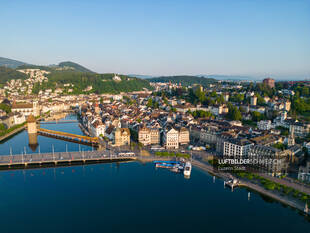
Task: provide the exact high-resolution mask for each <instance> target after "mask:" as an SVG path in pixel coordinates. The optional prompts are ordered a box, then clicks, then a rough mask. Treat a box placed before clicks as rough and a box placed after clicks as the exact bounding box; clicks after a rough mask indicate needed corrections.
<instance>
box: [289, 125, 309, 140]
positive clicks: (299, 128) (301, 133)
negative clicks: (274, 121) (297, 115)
mask: <svg viewBox="0 0 310 233" xmlns="http://www.w3.org/2000/svg"><path fill="white" fill-rule="evenodd" d="M291 131H294V135H295V136H297V137H306V136H307V135H308V134H309V133H310V123H302V122H298V121H297V122H294V123H293V124H290V132H291Z"/></svg>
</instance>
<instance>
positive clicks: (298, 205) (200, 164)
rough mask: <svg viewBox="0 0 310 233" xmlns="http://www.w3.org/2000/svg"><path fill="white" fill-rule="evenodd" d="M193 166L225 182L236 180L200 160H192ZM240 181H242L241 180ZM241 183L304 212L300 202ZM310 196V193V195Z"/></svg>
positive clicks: (242, 181) (243, 181)
mask: <svg viewBox="0 0 310 233" xmlns="http://www.w3.org/2000/svg"><path fill="white" fill-rule="evenodd" d="M192 164H193V165H194V166H196V167H198V168H200V169H201V170H203V171H206V172H208V173H210V174H212V175H215V176H217V177H220V178H222V179H223V182H224V181H225V180H228V179H231V178H234V177H233V176H232V175H231V174H229V173H223V172H215V170H214V168H213V167H212V166H211V165H208V164H206V163H203V162H200V161H198V160H195V159H194V160H192ZM239 180H240V179H239ZM240 181H241V185H240V186H243V187H246V188H249V189H251V190H254V191H256V192H258V193H261V194H263V195H266V196H268V197H270V198H272V199H275V200H277V201H279V202H281V203H284V204H286V205H289V206H291V207H293V208H296V209H298V210H300V211H302V212H303V211H304V205H303V204H302V203H300V202H297V201H294V200H292V199H289V198H288V197H287V196H281V195H279V194H276V193H274V192H272V191H269V190H266V189H264V188H263V187H261V186H259V185H257V184H253V183H251V182H249V181H246V180H244V179H242V180H240ZM308 194H309V193H308Z"/></svg>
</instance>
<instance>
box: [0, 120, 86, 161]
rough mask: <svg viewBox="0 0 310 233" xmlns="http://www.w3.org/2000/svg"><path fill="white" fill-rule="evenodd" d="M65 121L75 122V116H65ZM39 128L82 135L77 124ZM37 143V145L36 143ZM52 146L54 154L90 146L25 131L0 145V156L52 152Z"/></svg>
mask: <svg viewBox="0 0 310 233" xmlns="http://www.w3.org/2000/svg"><path fill="white" fill-rule="evenodd" d="M65 119H66V120H76V119H77V117H76V115H72V114H70V115H67V116H66V118H65ZM40 127H42V128H46V129H52V130H56V131H62V132H68V133H73V134H78V135H83V133H82V131H81V129H80V128H79V126H78V124H77V123H63V124H61V123H60V124H41V125H40ZM36 142H37V143H36ZM53 146H54V149H55V152H64V151H66V148H67V150H68V151H79V150H81V151H82V150H84V151H88V150H91V149H92V148H91V146H87V145H79V144H76V143H73V142H67V141H62V140H59V139H55V138H49V137H44V136H41V135H37V138H36V137H35V136H34V135H29V136H28V133H27V131H26V130H24V131H22V132H20V133H19V134H17V135H15V136H14V137H12V138H10V139H9V140H7V141H4V142H2V143H1V144H0V155H9V154H10V153H11V152H10V150H11V151H12V153H13V154H20V153H25V152H26V153H27V154H29V153H39V151H40V152H41V153H46V152H52V147H53Z"/></svg>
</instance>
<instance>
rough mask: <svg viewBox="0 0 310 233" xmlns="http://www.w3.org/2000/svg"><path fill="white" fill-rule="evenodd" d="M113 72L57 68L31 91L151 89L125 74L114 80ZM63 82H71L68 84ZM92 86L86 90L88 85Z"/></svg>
mask: <svg viewBox="0 0 310 233" xmlns="http://www.w3.org/2000/svg"><path fill="white" fill-rule="evenodd" d="M113 76H114V74H97V73H90V72H77V71H71V70H57V71H53V72H51V73H50V74H48V76H47V77H48V82H45V83H42V84H41V85H40V84H39V83H37V84H36V85H35V86H34V88H33V93H34V94H37V93H38V92H39V91H40V90H46V89H55V88H58V87H59V88H62V89H64V90H65V91H64V92H65V93H69V89H72V92H70V93H71V94H82V93H84V94H88V93H96V94H102V93H112V94H116V93H120V92H131V91H140V90H142V89H143V88H148V89H151V87H150V84H149V82H148V81H146V80H142V79H139V78H133V77H129V76H126V75H119V76H120V78H121V80H120V81H114V80H113ZM65 84H73V86H68V85H66V86H65ZM90 86H91V87H92V88H91V89H90V90H87V88H88V87H90Z"/></svg>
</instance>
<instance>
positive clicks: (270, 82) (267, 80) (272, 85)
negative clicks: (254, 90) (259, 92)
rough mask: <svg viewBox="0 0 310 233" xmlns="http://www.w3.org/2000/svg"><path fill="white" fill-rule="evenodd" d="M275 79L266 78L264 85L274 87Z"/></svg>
mask: <svg viewBox="0 0 310 233" xmlns="http://www.w3.org/2000/svg"><path fill="white" fill-rule="evenodd" d="M274 82H275V81H274V79H272V78H265V79H264V80H263V84H264V85H266V86H268V87H270V88H274Z"/></svg>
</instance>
